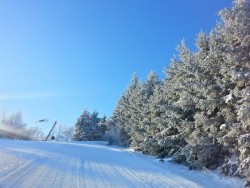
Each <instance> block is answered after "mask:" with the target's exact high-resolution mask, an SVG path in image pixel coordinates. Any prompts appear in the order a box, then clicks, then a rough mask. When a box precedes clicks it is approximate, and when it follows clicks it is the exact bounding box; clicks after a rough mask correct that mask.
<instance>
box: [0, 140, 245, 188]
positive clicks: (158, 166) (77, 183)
mask: <svg viewBox="0 0 250 188" xmlns="http://www.w3.org/2000/svg"><path fill="white" fill-rule="evenodd" d="M19 187H21V188H36V187H39V188H40V187H41V188H42V187H46V188H48V187H49V188H63V187H70V188H77V187H81V188H85V187H87V188H88V187H90V188H91V187H94V188H97V187H105V188H106V187H112V188H116V187H131V188H134V187H135V188H137V187H142V188H146V187H159V188H162V187H174V188H176V187H184V188H188V187H212V188H216V187H218V188H223V187H226V188H229V187H237V188H238V187H243V181H241V180H240V179H236V178H226V177H222V176H220V175H217V174H215V173H211V172H196V171H189V170H188V169H187V168H186V167H184V166H181V165H176V164H172V163H170V162H164V163H161V162H159V161H158V160H156V159H154V158H153V157H149V156H144V155H142V154H139V153H136V152H133V151H131V150H126V149H122V148H115V147H110V146H107V145H106V144H105V143H103V142H79V143H77V142H75V143H74V142H72V143H70V142H42V141H41V142H34V141H18V140H8V139H0V188H19Z"/></svg>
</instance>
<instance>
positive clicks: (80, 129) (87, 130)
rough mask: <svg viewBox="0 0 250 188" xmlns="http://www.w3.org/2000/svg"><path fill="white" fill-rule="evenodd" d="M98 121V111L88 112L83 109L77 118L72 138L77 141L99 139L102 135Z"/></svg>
mask: <svg viewBox="0 0 250 188" xmlns="http://www.w3.org/2000/svg"><path fill="white" fill-rule="evenodd" d="M99 122H100V118H98V112H96V111H94V112H93V113H92V114H90V113H89V112H88V111H87V110H84V111H83V113H82V114H81V115H80V117H79V118H78V119H77V123H76V125H75V134H74V139H75V140H78V141H81V140H89V141H91V140H99V139H100V138H101V136H102V132H101V129H100V126H99Z"/></svg>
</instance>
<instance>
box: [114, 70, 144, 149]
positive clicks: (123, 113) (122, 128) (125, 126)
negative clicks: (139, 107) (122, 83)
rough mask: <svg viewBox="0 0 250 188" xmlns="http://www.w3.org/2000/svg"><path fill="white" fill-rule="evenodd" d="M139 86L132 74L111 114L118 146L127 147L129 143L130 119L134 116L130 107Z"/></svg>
mask: <svg viewBox="0 0 250 188" xmlns="http://www.w3.org/2000/svg"><path fill="white" fill-rule="evenodd" d="M139 84H140V83H139V81H138V78H137V76H136V74H135V73H134V74H133V77H132V80H131V83H130V85H129V86H128V88H127V89H126V91H125V92H124V93H123V94H122V96H121V97H120V99H119V101H118V104H117V105H116V108H115V110H114V112H113V116H112V119H113V121H114V123H115V125H116V127H117V131H118V135H119V144H120V145H123V146H129V145H130V143H131V137H130V135H129V133H130V132H131V118H132V116H134V114H133V113H134V112H133V109H132V108H133V107H132V106H133V103H134V101H133V99H134V96H135V93H136V90H137V88H138V87H139Z"/></svg>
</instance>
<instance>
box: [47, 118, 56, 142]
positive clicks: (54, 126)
mask: <svg viewBox="0 0 250 188" xmlns="http://www.w3.org/2000/svg"><path fill="white" fill-rule="evenodd" d="M56 123H57V121H55V123H54V125H53V127H52V128H51V130H50V132H49V134H48V135H47V137H46V138H45V141H47V140H48V139H49V136H50V134H51V132H52V131H53V129H54V128H55V126H56Z"/></svg>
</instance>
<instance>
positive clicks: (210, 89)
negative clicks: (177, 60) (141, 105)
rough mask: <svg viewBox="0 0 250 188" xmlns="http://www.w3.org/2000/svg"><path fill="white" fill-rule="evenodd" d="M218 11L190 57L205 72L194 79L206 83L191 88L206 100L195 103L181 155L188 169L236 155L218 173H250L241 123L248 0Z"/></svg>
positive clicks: (246, 88)
mask: <svg viewBox="0 0 250 188" xmlns="http://www.w3.org/2000/svg"><path fill="white" fill-rule="evenodd" d="M220 15H221V17H222V21H223V22H222V23H221V24H219V25H218V26H217V27H216V28H215V30H213V31H212V32H211V34H210V36H205V35H204V34H201V35H199V37H198V40H197V47H198V52H196V53H195V54H194V59H193V61H194V62H195V63H196V64H198V65H199V67H200V68H201V70H202V71H203V73H204V74H203V75H200V76H198V75H197V74H196V78H198V79H197V80H199V82H200V83H202V84H204V86H205V87H195V88H194V90H195V91H196V93H202V94H203V95H204V98H200V97H199V98H200V99H199V101H198V103H197V104H196V106H195V108H196V109H195V114H194V115H193V118H194V130H193V131H192V133H191V134H190V136H189V137H188V139H186V140H187V142H188V145H187V147H185V148H183V149H182V154H184V156H185V158H186V161H187V163H188V164H189V165H190V166H191V168H201V167H207V168H216V167H218V166H219V165H221V164H223V163H225V162H226V159H227V158H230V157H233V158H234V157H235V156H236V159H237V161H236V163H234V164H232V160H229V162H228V164H225V165H224V166H222V171H224V172H225V173H231V174H239V175H242V176H249V170H248V169H249V162H248V161H249V158H248V154H249V144H248V141H247V140H248V139H247V137H248V133H249V124H246V123H245V121H244V119H245V120H246V121H248V120H247V119H248V117H247V115H246V114H247V113H248V112H247V111H248V105H249V103H248V102H247V101H248V100H249V94H248V95H247V93H249V74H248V73H249V43H250V42H249V41H250V40H249V31H250V29H249V3H247V1H244V0H242V1H235V4H234V7H233V8H232V9H225V10H223V11H221V12H220ZM243 103H244V104H243ZM242 114H244V115H243V116H242ZM242 117H244V118H242ZM177 156H180V153H177ZM177 159H178V157H177ZM229 163H230V164H232V165H231V167H230V165H229ZM228 165H229V166H228ZM229 168H231V169H229ZM237 169H238V170H237Z"/></svg>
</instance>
